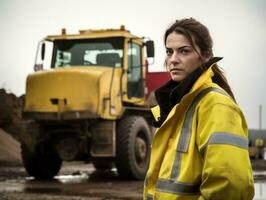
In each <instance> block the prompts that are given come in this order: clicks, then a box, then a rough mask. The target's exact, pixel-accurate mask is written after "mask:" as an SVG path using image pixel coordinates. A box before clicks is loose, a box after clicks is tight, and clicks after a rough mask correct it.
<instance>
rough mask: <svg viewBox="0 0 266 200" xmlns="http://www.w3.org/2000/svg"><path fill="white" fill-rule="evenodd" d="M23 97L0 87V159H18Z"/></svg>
mask: <svg viewBox="0 0 266 200" xmlns="http://www.w3.org/2000/svg"><path fill="white" fill-rule="evenodd" d="M22 105H23V97H20V98H19V97H16V96H15V95H14V94H12V93H7V92H6V91H5V90H4V89H0V160H4V161H16V160H20V143H19V142H18V140H19V139H20V133H21V129H22V126H21V124H22V122H23V120H22Z"/></svg>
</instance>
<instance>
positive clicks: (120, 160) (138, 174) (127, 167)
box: [115, 116, 151, 180]
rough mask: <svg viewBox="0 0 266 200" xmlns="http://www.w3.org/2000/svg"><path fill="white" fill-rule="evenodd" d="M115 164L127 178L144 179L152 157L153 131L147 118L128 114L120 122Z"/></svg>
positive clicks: (122, 175)
mask: <svg viewBox="0 0 266 200" xmlns="http://www.w3.org/2000/svg"><path fill="white" fill-rule="evenodd" d="M116 138H117V143H116V151H117V155H116V159H115V164H116V168H117V170H118V173H119V175H120V176H121V177H123V178H126V179H138V180H143V179H144V178H145V175H146V172H147V169H148V166H149V158H150V144H151V133H150V129H149V126H148V124H147V122H146V120H145V119H144V118H143V117H140V116H128V117H125V118H123V119H122V120H120V121H119V122H118V126H117V135H116Z"/></svg>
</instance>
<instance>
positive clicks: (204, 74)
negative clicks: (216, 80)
mask: <svg viewBox="0 0 266 200" xmlns="http://www.w3.org/2000/svg"><path fill="white" fill-rule="evenodd" d="M221 59H222V58H221V57H213V58H211V59H210V60H209V61H208V62H207V63H205V64H204V65H202V66H201V67H198V68H197V69H196V70H195V71H193V72H192V73H191V74H190V75H189V76H187V77H186V78H185V79H184V80H183V81H181V82H176V81H173V80H170V81H168V82H167V83H166V84H164V85H163V86H162V87H160V88H158V89H157V90H156V91H155V98H156V100H157V102H158V104H159V106H160V110H161V121H162V122H163V121H164V120H165V119H166V117H167V115H168V113H169V112H170V111H171V109H172V108H173V107H174V106H175V105H176V104H177V103H179V102H180V101H181V99H182V98H183V96H184V95H186V94H187V93H192V92H194V91H195V90H196V89H198V88H199V87H200V86H201V85H203V84H204V83H206V82H207V81H208V80H209V81H211V77H212V76H213V75H214V73H213V71H212V69H211V68H212V66H213V65H214V64H215V63H216V62H218V61H220V60H221Z"/></svg>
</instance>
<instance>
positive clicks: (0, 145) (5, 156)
mask: <svg viewBox="0 0 266 200" xmlns="http://www.w3.org/2000/svg"><path fill="white" fill-rule="evenodd" d="M0 160H2V161H3V160H4V161H18V160H21V157H20V143H19V142H18V141H17V140H15V139H14V138H13V137H12V136H11V135H9V134H8V133H6V132H4V131H3V130H2V129H0Z"/></svg>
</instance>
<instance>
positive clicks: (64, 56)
mask: <svg viewBox="0 0 266 200" xmlns="http://www.w3.org/2000/svg"><path fill="white" fill-rule="evenodd" d="M123 41H124V40H123V38H119V37H118V38H100V39H84V40H56V41H54V50H53V55H52V63H51V64H52V68H59V67H69V66H71V67H74V66H109V67H121V66H122V57H123Z"/></svg>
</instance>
